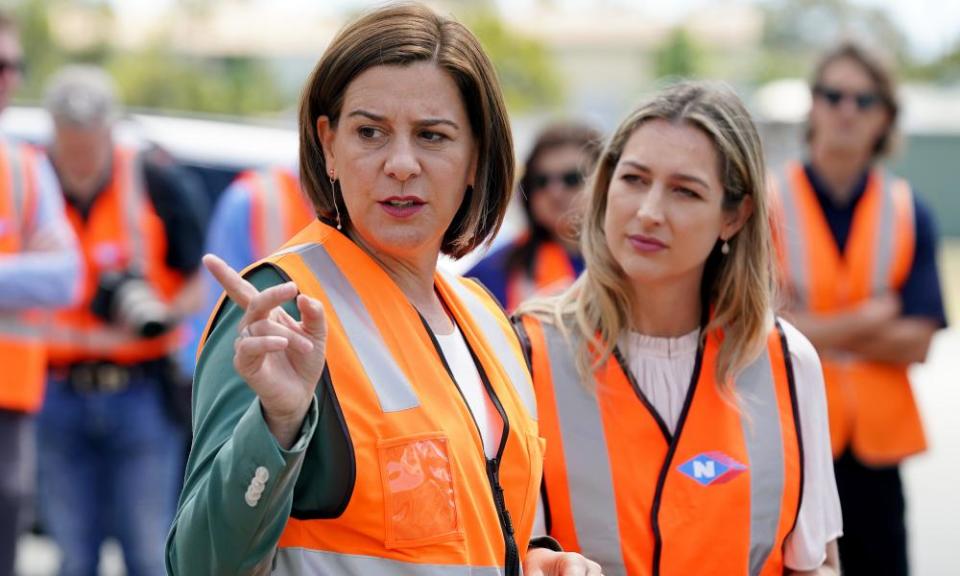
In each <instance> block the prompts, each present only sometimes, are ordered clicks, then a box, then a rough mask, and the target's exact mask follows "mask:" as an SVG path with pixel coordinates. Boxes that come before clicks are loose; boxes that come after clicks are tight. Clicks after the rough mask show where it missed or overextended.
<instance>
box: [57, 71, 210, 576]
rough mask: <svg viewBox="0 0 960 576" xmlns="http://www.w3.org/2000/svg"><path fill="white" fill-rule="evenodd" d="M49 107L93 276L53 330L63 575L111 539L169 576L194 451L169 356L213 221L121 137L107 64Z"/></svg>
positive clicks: (138, 570)
mask: <svg viewBox="0 0 960 576" xmlns="http://www.w3.org/2000/svg"><path fill="white" fill-rule="evenodd" d="M45 105H46V108H47V110H48V111H49V112H50V114H51V116H52V119H53V123H54V139H53V141H52V142H51V145H50V149H49V154H50V158H51V160H52V162H53V166H54V169H55V171H56V173H57V176H58V177H59V180H60V185H61V188H62V189H63V193H64V197H65V199H66V205H67V215H68V217H69V219H70V222H71V224H72V225H73V228H74V230H75V232H76V234H77V237H78V238H79V242H80V246H81V251H82V252H83V257H84V263H85V277H84V287H83V290H84V292H83V294H82V298H81V300H80V303H79V304H78V305H77V306H75V307H74V308H71V309H69V310H67V311H64V312H61V313H58V314H57V315H56V317H55V322H54V329H53V330H52V333H51V334H50V336H49V338H48V343H49V380H48V386H47V395H46V404H45V405H44V408H43V410H42V412H41V414H40V420H39V448H40V450H39V463H40V491H41V493H42V494H43V495H44V497H43V499H42V502H41V505H40V513H41V516H42V519H43V522H44V526H45V527H46V528H47V529H48V530H49V531H50V533H51V535H52V536H53V538H54V540H56V542H57V544H58V545H59V546H60V548H61V550H62V552H63V565H62V568H61V572H60V574H61V575H64V576H71V575H74V574H78V575H79V574H83V575H86V574H94V573H96V567H97V563H98V560H99V551H100V545H101V543H102V541H103V539H104V538H106V537H108V536H113V537H116V538H117V540H119V543H120V545H121V547H122V549H123V556H124V560H125V562H126V565H127V573H128V574H131V575H154V574H156V575H160V574H163V573H164V564H163V543H164V539H165V536H166V533H167V529H168V527H169V526H170V523H171V520H172V518H173V512H174V508H175V505H176V491H177V487H178V486H179V482H180V473H181V470H182V468H181V464H182V461H183V447H184V436H183V431H182V429H181V428H180V427H179V426H178V424H177V423H176V421H175V419H174V415H173V414H172V413H171V411H170V410H169V404H168V401H167V400H168V396H169V395H168V392H169V388H170V386H171V384H172V382H171V380H172V379H173V377H174V376H173V374H174V373H175V371H174V369H173V366H172V365H171V360H170V358H171V356H172V354H173V353H174V351H175V350H176V348H177V347H178V346H179V345H180V344H181V342H180V339H181V334H180V331H179V330H178V324H179V323H180V321H181V319H182V318H183V317H184V316H186V315H188V314H190V313H192V312H193V311H194V310H196V309H197V308H198V307H199V306H200V305H201V304H202V302H203V292H202V287H201V285H200V283H199V281H198V278H199V275H198V274H197V271H198V267H199V263H200V256H201V250H202V246H203V238H202V233H203V231H202V215H199V214H197V213H196V210H191V208H190V207H191V206H192V205H193V203H192V202H191V200H190V197H189V192H188V191H187V190H188V188H186V187H185V186H184V185H183V183H182V181H181V180H180V179H178V177H177V175H176V172H174V171H172V170H171V169H170V168H169V167H164V166H161V165H159V164H157V163H156V162H153V161H151V160H149V159H148V158H146V157H145V155H144V154H142V153H141V152H139V151H137V150H134V149H130V148H126V147H124V146H120V145H118V144H117V143H115V142H114V140H113V136H112V133H113V130H112V128H113V124H114V121H115V120H116V118H117V116H118V108H117V104H116V98H115V90H114V87H113V84H112V82H111V80H110V78H109V77H108V76H107V75H106V74H105V73H104V72H103V71H102V70H100V69H98V68H93V67H86V66H75V67H68V68H65V69H63V70H61V71H60V72H58V73H57V74H56V75H54V77H53V78H52V79H51V81H50V84H49V87H48V89H47V94H46V99H45Z"/></svg>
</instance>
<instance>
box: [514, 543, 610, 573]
mask: <svg viewBox="0 0 960 576" xmlns="http://www.w3.org/2000/svg"><path fill="white" fill-rule="evenodd" d="M523 573H524V574H525V575H526V576H603V571H602V570H601V569H600V565H599V564H597V563H596V562H594V561H592V560H587V559H586V558H584V557H583V556H581V555H580V554H576V553H574V552H554V551H553V550H550V549H549V548H534V549H532V550H528V551H527V559H526V560H525V561H524V563H523Z"/></svg>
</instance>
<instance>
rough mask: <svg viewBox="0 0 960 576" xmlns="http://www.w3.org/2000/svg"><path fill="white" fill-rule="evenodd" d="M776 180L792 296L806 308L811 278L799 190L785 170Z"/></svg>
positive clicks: (798, 304) (797, 303)
mask: <svg viewBox="0 0 960 576" xmlns="http://www.w3.org/2000/svg"><path fill="white" fill-rule="evenodd" d="M775 181H776V184H777V191H778V192H779V194H780V205H781V207H782V208H783V210H782V212H783V221H782V222H781V225H782V232H783V235H782V237H781V239H782V240H783V242H784V249H785V252H786V259H787V273H788V274H789V280H790V284H791V285H792V286H793V293H792V296H793V297H794V298H796V302H795V304H796V306H797V307H799V308H806V307H807V304H808V297H807V293H808V291H809V289H810V279H809V278H808V277H807V246H806V242H807V239H806V236H805V234H804V232H805V230H804V227H803V223H802V222H801V220H800V210H799V205H798V203H797V198H796V194H797V191H795V190H794V189H793V186H792V185H791V180H790V178H789V174H788V173H787V172H785V171H782V172H779V173H778V174H777V175H776V177H775Z"/></svg>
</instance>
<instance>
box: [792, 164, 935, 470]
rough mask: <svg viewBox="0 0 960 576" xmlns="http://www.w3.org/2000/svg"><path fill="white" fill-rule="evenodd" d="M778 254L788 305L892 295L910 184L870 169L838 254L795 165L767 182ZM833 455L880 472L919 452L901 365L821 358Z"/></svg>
mask: <svg viewBox="0 0 960 576" xmlns="http://www.w3.org/2000/svg"><path fill="white" fill-rule="evenodd" d="M773 188H774V190H776V191H777V193H776V199H777V203H776V206H777V214H778V216H779V222H778V228H777V232H776V233H775V234H774V236H775V238H776V239H777V248H778V256H779V259H780V265H781V271H782V276H783V279H784V283H785V286H786V288H787V291H788V293H789V294H790V296H791V298H792V301H793V306H794V307H795V308H796V309H798V310H801V311H804V312H808V313H812V314H817V315H829V314H831V313H835V312H839V311H842V310H848V309H851V308H855V307H856V306H858V305H859V304H861V303H862V302H864V301H866V300H868V299H869V298H871V297H873V296H879V295H882V294H884V293H887V292H892V291H897V290H899V289H900V288H901V287H902V286H903V284H904V282H906V280H907V276H908V275H909V273H910V267H911V266H912V264H913V257H914V245H915V242H916V233H915V230H914V226H915V224H914V213H913V197H912V194H911V191H910V185H909V184H908V183H907V182H906V181H905V180H901V179H899V178H896V177H894V176H893V175H891V174H889V173H887V172H884V171H882V170H872V171H871V172H870V175H869V178H868V182H867V189H866V191H865V192H864V195H863V197H862V198H861V199H860V200H859V201H858V203H857V206H856V210H855V212H854V216H853V223H852V225H851V227H850V236H849V239H848V240H847V243H846V248H845V250H844V252H843V254H841V253H840V252H839V250H838V249H837V244H836V241H835V240H834V238H833V234H832V233H831V231H830V227H829V224H828V223H827V220H826V218H825V217H824V215H823V210H822V209H821V208H820V204H819V202H818V200H817V197H816V193H815V192H814V190H813V185H812V184H811V183H810V182H809V180H808V179H807V176H806V173H805V171H804V169H803V166H802V165H801V164H799V163H792V164H789V165H788V166H787V167H786V171H785V173H784V174H783V175H781V177H780V178H779V181H778V182H775V183H774V186H773ZM823 373H824V378H825V380H826V383H827V405H828V407H829V411H830V439H831V441H832V443H833V453H834V456H839V455H840V454H842V453H843V452H844V451H845V450H846V449H847V448H848V447H850V448H851V449H852V450H853V452H854V454H856V456H857V458H859V459H860V460H862V461H863V462H866V463H869V464H874V465H890V464H895V463H897V462H899V461H900V460H902V459H904V458H905V457H907V456H910V455H911V454H916V453H918V452H922V451H923V450H924V449H925V448H926V440H925V438H924V433H923V425H922V423H921V421H920V413H919V410H918V409H917V404H916V401H915V400H914V397H913V391H912V390H911V388H910V380H909V378H908V377H907V366H906V365H903V364H891V363H883V362H866V361H855V360H838V359H834V358H826V357H825V358H823Z"/></svg>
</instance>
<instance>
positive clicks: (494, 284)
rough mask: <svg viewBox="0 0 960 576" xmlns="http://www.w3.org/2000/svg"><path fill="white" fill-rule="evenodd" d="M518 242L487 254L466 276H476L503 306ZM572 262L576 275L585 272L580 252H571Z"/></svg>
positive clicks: (505, 303)
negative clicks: (511, 255) (510, 265)
mask: <svg viewBox="0 0 960 576" xmlns="http://www.w3.org/2000/svg"><path fill="white" fill-rule="evenodd" d="M516 247H517V244H516V243H515V242H511V243H510V244H507V245H506V246H503V247H501V248H498V249H496V250H494V251H493V252H491V253H490V254H488V255H486V256H485V257H484V258H483V260H481V261H480V262H478V263H477V264H476V265H474V267H473V268H471V269H470V270H468V271H467V273H466V274H464V276H466V277H468V278H475V279H476V280H478V281H479V282H480V283H481V284H483V285H484V286H486V288H487V290H489V291H490V293H491V294H493V297H494V298H496V299H497V301H498V302H500V305H501V306H506V305H507V285H508V284H509V277H508V276H509V275H508V273H507V261H508V260H509V259H510V254H511V253H513V251H514V250H516ZM567 255H568V256H569V257H570V264H572V265H573V271H574V274H575V275H576V276H580V273H581V272H583V257H582V256H580V255H579V254H570V253H569V252H568V253H567Z"/></svg>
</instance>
